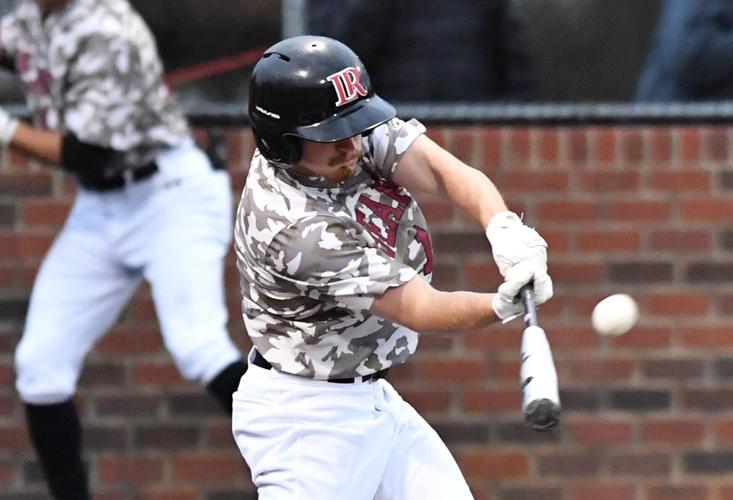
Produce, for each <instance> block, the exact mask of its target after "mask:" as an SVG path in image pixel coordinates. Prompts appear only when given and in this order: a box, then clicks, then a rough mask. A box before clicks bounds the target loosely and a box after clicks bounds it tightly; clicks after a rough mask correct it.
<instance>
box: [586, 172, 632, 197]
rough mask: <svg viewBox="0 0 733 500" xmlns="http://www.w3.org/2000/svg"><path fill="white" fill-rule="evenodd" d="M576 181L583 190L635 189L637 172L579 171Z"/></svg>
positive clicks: (600, 191) (603, 191) (613, 190)
mask: <svg viewBox="0 0 733 500" xmlns="http://www.w3.org/2000/svg"><path fill="white" fill-rule="evenodd" d="M577 181H578V184H579V186H580V188H581V189H582V190H583V191H586V192H587V191H592V192H596V193H603V194H606V193H610V192H620V191H636V190H637V189H638V188H639V174H638V173H637V172H633V171H630V170H624V171H620V172H616V171H589V172H581V173H578V179H577Z"/></svg>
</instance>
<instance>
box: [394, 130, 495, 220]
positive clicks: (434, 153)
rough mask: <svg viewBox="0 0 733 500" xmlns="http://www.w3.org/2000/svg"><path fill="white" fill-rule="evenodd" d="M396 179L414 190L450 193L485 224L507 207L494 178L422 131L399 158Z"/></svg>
mask: <svg viewBox="0 0 733 500" xmlns="http://www.w3.org/2000/svg"><path fill="white" fill-rule="evenodd" d="M393 180H394V181H395V182H396V183H397V184H399V185H400V186H404V187H406V188H407V189H408V190H409V191H410V192H411V193H412V194H415V195H417V194H420V193H423V194H432V195H441V196H447V197H448V199H450V200H451V202H452V203H453V204H454V205H455V206H457V207H458V208H460V209H461V210H462V211H463V212H464V213H465V214H466V215H467V216H468V217H470V218H471V219H472V220H474V221H476V222H477V223H478V224H480V225H481V227H483V228H485V227H487V226H488V225H489V222H490V221H491V219H492V218H493V217H494V215H496V214H498V213H499V212H503V211H505V210H506V209H507V207H506V204H505V203H504V199H503V198H502V196H501V193H499V190H498V189H497V188H496V186H495V185H494V183H493V182H491V180H490V179H489V178H488V177H487V176H486V175H485V174H484V173H483V172H481V171H479V170H477V169H475V168H472V167H469V166H468V165H466V164H465V163H463V162H462V161H461V160H459V159H458V158H456V157H455V156H453V155H452V154H451V153H449V152H448V151H446V150H445V149H443V148H442V147H440V146H438V145H437V144H436V143H435V142H433V141H432V140H431V139H430V138H429V137H427V136H425V135H422V136H420V137H419V138H417V139H416V140H415V142H414V143H413V144H412V145H411V146H410V148H409V149H408V150H407V151H406V152H405V154H404V155H403V156H402V158H401V159H400V162H399V163H398V164H397V167H396V169H395V172H394V175H393Z"/></svg>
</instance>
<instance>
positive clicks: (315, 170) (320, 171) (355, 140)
mask: <svg viewBox="0 0 733 500" xmlns="http://www.w3.org/2000/svg"><path fill="white" fill-rule="evenodd" d="M360 156H361V135H355V136H354V137H349V138H348V139H344V140H342V141H338V142H329V143H321V142H311V141H303V155H302V156H301V158H300V162H299V163H298V166H297V167H296V169H297V170H298V171H299V172H301V173H303V174H306V175H310V176H321V177H325V178H326V179H328V180H329V181H331V182H333V183H334V184H338V183H339V182H342V181H345V180H346V179H348V178H350V177H353V176H354V175H356V174H357V173H358V171H359V167H358V166H357V162H358V161H359V157H360Z"/></svg>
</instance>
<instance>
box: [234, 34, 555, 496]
mask: <svg viewBox="0 0 733 500" xmlns="http://www.w3.org/2000/svg"><path fill="white" fill-rule="evenodd" d="M415 84H416V85H419V82H415ZM249 115H250V118H251V122H252V127H253V132H254V135H255V139H256V143H257V151H256V152H255V155H254V157H253V159H252V164H251V167H250V170H249V174H248V177H247V181H246V186H245V188H244V191H243V193H242V198H241V201H240V204H239V209H238V212H237V216H236V228H235V249H236V254H237V263H238V268H239V272H240V274H241V286H242V295H243V301H242V306H243V314H244V322H245V325H246V327H247V331H248V333H249V335H250V337H251V339H252V342H253V345H254V348H253V350H252V351H251V352H250V357H249V361H250V369H249V370H248V371H247V373H246V374H245V375H244V376H243V377H242V381H241V383H240V385H239V389H238V391H237V392H235V393H234V413H233V422H232V425H233V434H234V437H235V439H236V441H237V445H238V446H239V449H240V451H241V452H242V455H243V456H244V459H245V460H246V462H247V464H248V465H249V467H250V469H251V472H252V479H253V481H254V484H255V485H256V486H257V489H258V493H259V498H261V499H267V500H273V499H292V498H301V499H318V500H329V499H333V500H336V499H339V500H340V499H344V498H348V499H349V500H360V499H363V500H371V499H415V500H418V499H419V500H425V499H441V500H443V499H446V498H450V499H465V498H471V493H470V491H469V488H468V486H467V484H466V481H465V480H464V479H463V477H462V475H461V472H460V471H459V469H458V466H457V464H456V462H455V460H454V459H453V458H452V456H451V454H450V452H449V451H448V449H447V448H446V446H445V445H444V444H443V443H442V441H441V440H440V438H439V437H438V435H437V434H436V433H435V432H434V431H433V430H432V429H431V428H430V426H429V425H428V424H427V423H426V422H425V420H423V419H422V417H420V416H419V415H418V414H417V413H416V412H415V410H414V409H413V408H412V407H411V406H410V405H409V404H407V403H406V402H405V401H403V400H402V398H401V397H400V396H399V394H397V392H396V391H395V390H394V389H393V388H392V386H391V385H390V384H389V383H388V382H387V381H386V380H385V379H384V376H385V373H386V372H387V370H388V369H389V368H390V367H391V366H393V365H396V364H400V363H403V362H405V361H406V360H407V359H408V358H409V357H410V355H411V354H413V353H414V352H415V349H416V347H417V343H418V338H419V335H418V333H417V332H421V333H425V334H427V333H440V332H443V333H454V332H456V333H457V332H461V331H466V330H475V329H476V328H482V327H485V326H488V325H490V324H492V323H494V322H495V321H497V320H504V319H508V318H511V317H513V316H515V315H517V314H518V313H521V312H522V311H523V310H522V306H521V305H519V304H518V303H516V302H515V297H516V295H517V293H518V292H519V289H520V288H521V287H522V286H523V285H525V284H527V283H530V282H533V283H534V290H535V294H536V298H537V302H538V303H543V302H545V301H547V300H548V299H549V298H550V297H551V296H552V281H551V280H550V278H549V276H548V275H547V253H546V247H547V245H546V243H545V241H544V240H543V239H542V238H541V237H540V236H539V235H538V234H537V232H536V231H535V230H533V229H531V228H529V227H527V226H525V225H524V224H522V222H521V221H520V219H519V217H517V216H516V215H515V214H514V213H512V212H509V211H507V209H506V206H505V204H504V201H503V200H502V197H501V195H500V193H499V192H498V191H497V189H496V188H495V187H494V185H493V184H492V183H491V181H490V180H489V179H488V178H487V177H486V176H485V175H483V174H482V173H480V172H479V171H477V170H475V169H472V168H470V167H468V166H467V165H465V164H463V163H462V162H461V161H459V160H458V159H457V158H455V157H454V156H452V155H451V154H450V153H448V152H447V151H445V150H444V149H442V148H440V147H439V146H437V145H436V144H435V143H434V142H432V141H431V140H430V139H429V138H428V137H427V136H425V127H424V126H423V125H421V124H420V123H419V122H418V121H416V120H414V119H413V120H410V121H407V122H406V121H402V120H400V119H398V118H396V117H395V110H394V108H393V107H392V106H391V105H390V104H388V103H387V102H386V101H384V100H382V99H381V98H380V97H378V96H377V95H376V94H375V93H374V90H373V89H372V87H371V85H370V82H369V77H368V75H367V72H366V70H365V69H364V66H363V65H362V63H361V61H360V60H359V58H358V57H357V56H356V54H354V52H353V51H352V50H351V49H349V48H348V47H347V46H346V45H344V44H342V43H340V42H338V41H336V40H333V39H330V38H325V37H315V36H301V37H294V38H289V39H286V40H283V41H281V42H279V43H277V44H275V45H274V46H272V47H271V48H269V49H268V50H267V51H266V52H265V53H264V55H263V56H262V58H261V59H260V60H259V61H258V62H257V64H256V65H255V67H254V70H253V73H252V77H251V81H250V101H249ZM418 192H426V193H441V194H443V195H444V196H445V197H446V198H447V199H449V200H451V201H452V202H453V203H455V204H456V205H457V206H458V207H460V208H461V209H463V210H464V211H465V212H466V213H467V214H468V215H469V216H470V217H471V218H472V219H473V220H475V221H476V222H477V223H478V224H480V226H481V227H482V228H484V229H485V230H486V234H487V236H488V238H489V241H490V242H491V245H492V251H493V254H494V258H495V261H496V263H497V264H498V266H499V270H500V272H501V274H502V275H503V276H504V278H505V281H504V282H503V283H502V285H501V286H500V287H499V289H498V292H497V293H495V294H492V293H471V292H465V291H458V292H442V291H439V290H436V289H434V288H433V287H432V286H431V285H430V277H431V272H432V268H433V252H432V248H431V244H430V237H429V234H428V230H427V224H426V222H425V218H424V217H423V214H422V212H421V210H420V207H419V205H418V204H417V203H416V201H415V199H414V198H413V194H416V193H418Z"/></svg>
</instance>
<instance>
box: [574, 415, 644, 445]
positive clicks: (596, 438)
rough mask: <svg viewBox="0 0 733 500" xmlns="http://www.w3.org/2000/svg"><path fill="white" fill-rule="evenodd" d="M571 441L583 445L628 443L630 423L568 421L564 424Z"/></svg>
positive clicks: (600, 420) (593, 420) (605, 420)
mask: <svg viewBox="0 0 733 500" xmlns="http://www.w3.org/2000/svg"><path fill="white" fill-rule="evenodd" d="M565 426H566V427H567V428H568V430H569V432H570V434H571V435H572V436H573V440H574V441H575V442H577V443H580V444H583V445H598V444H614V445H619V444H622V443H630V442H631V438H632V427H631V423H630V422H619V421H609V420H607V419H603V418H601V419H598V418H594V419H592V420H582V421H570V422H567V423H566V424H565Z"/></svg>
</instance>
